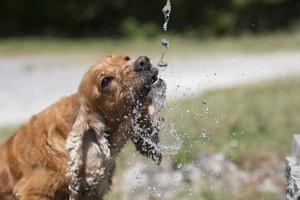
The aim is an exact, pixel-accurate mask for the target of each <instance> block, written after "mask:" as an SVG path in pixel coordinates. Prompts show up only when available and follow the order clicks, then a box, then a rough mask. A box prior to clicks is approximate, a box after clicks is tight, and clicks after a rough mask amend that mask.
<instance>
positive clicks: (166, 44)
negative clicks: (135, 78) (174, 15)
mask: <svg viewBox="0 0 300 200" xmlns="http://www.w3.org/2000/svg"><path fill="white" fill-rule="evenodd" d="M162 12H163V14H164V16H165V22H164V24H163V30H164V31H167V30H168V23H169V20H170V14H171V2H170V0H167V3H166V5H165V6H164V8H163V9H162ZM161 47H162V49H163V52H162V55H161V58H160V61H159V62H158V64H157V65H158V66H159V67H167V66H168V63H167V62H166V61H164V57H165V54H166V51H167V49H168V48H169V41H168V40H167V39H162V40H161Z"/></svg>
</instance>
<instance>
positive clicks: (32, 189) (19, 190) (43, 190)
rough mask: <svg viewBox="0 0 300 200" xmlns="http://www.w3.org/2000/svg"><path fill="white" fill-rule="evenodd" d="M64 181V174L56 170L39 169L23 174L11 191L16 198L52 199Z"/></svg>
mask: <svg viewBox="0 0 300 200" xmlns="http://www.w3.org/2000/svg"><path fill="white" fill-rule="evenodd" d="M64 183H65V182H64V176H62V175H61V174H58V173H57V171H53V170H46V169H39V170H36V171H34V172H33V173H31V174H30V176H24V177H23V178H22V179H21V180H20V181H19V182H18V183H17V184H16V186H15V187H14V191H13V192H14V194H15V195H16V197H17V199H18V200H53V198H54V196H55V194H56V192H57V190H58V189H60V188H61V187H62V186H63V185H64Z"/></svg>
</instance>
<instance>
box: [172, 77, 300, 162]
mask: <svg viewBox="0 0 300 200" xmlns="http://www.w3.org/2000/svg"><path fill="white" fill-rule="evenodd" d="M203 102H204V103H203ZM299 102H300V78H299V77H297V78H291V79H289V80H276V81H271V82H262V83H257V84H254V85H250V86H241V87H237V88H231V89H225V90H214V91H211V92H208V93H206V94H204V95H201V96H196V97H190V98H186V99H184V100H181V101H178V102H173V103H171V104H170V105H169V106H170V107H172V108H173V109H172V111H171V112H169V113H168V118H169V119H171V120H172V121H173V122H174V123H175V124H176V126H177V129H178V132H179V133H182V134H184V135H185V136H184V137H183V138H184V148H182V150H181V151H180V153H179V154H177V155H176V156H175V157H174V160H176V161H177V162H185V161H188V160H190V159H192V158H193V155H197V152H207V151H217V152H223V153H224V154H225V155H226V156H227V157H228V158H231V159H233V160H235V161H236V162H237V163H239V164H241V165H243V164H245V163H248V164H249V163H251V162H249V161H251V160H253V161H255V160H256V159H258V158H262V157H265V156H266V157H268V156H270V155H272V154H274V155H277V156H279V157H280V158H282V159H283V158H284V156H286V155H287V154H288V153H289V152H290V144H291V140H292V135H293V134H295V133H297V132H299V130H300V114H299V112H300V104H299ZM207 111H208V112H207ZM203 134H205V135H206V137H203ZM201 135H202V137H201ZM191 144H193V145H192V146H191ZM254 164H255V163H253V165H254ZM249 167H251V166H249Z"/></svg>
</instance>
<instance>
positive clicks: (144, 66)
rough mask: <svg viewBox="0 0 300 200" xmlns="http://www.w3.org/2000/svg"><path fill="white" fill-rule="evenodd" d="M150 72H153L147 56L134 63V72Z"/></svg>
mask: <svg viewBox="0 0 300 200" xmlns="http://www.w3.org/2000/svg"><path fill="white" fill-rule="evenodd" d="M146 70H147V71H150V70H151V62H150V59H149V58H148V57H147V56H141V57H139V58H138V59H137V60H136V61H135V62H134V71H136V72H140V71H146Z"/></svg>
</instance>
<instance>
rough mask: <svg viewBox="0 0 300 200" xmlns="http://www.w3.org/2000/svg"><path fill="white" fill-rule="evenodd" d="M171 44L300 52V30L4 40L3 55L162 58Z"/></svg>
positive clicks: (175, 50)
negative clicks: (205, 35) (167, 43)
mask: <svg viewBox="0 0 300 200" xmlns="http://www.w3.org/2000/svg"><path fill="white" fill-rule="evenodd" d="M163 37H166V38H168V39H169V41H170V49H169V52H168V55H169V56H170V57H172V56H173V57H175V58H178V55H181V56H186V55H199V53H201V54H211V53H228V52H244V53H248V52H250V53H251V52H265V51H267V52H269V51H279V50H280V51H282V50H295V49H297V50H299V46H300V31H298V32H285V33H273V34H268V35H260V36H254V35H242V36H238V37H225V38H194V37H193V38H191V37H187V36H178V35H177V36H176V35H162V36H161V37H159V38H150V39H146V38H136V39H121V38H98V39H97V38H84V39H68V38H9V39H0V55H12V56H13V55H24V54H25V55H28V54H29V55H32V54H38V55H40V54H62V53H63V54H77V53H78V54H97V55H98V54H108V53H112V52H120V53H127V54H133V55H135V54H137V53H139V54H141V53H146V54H147V55H154V56H159V54H160V53H161V48H160V40H161V39H162V38H163Z"/></svg>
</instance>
